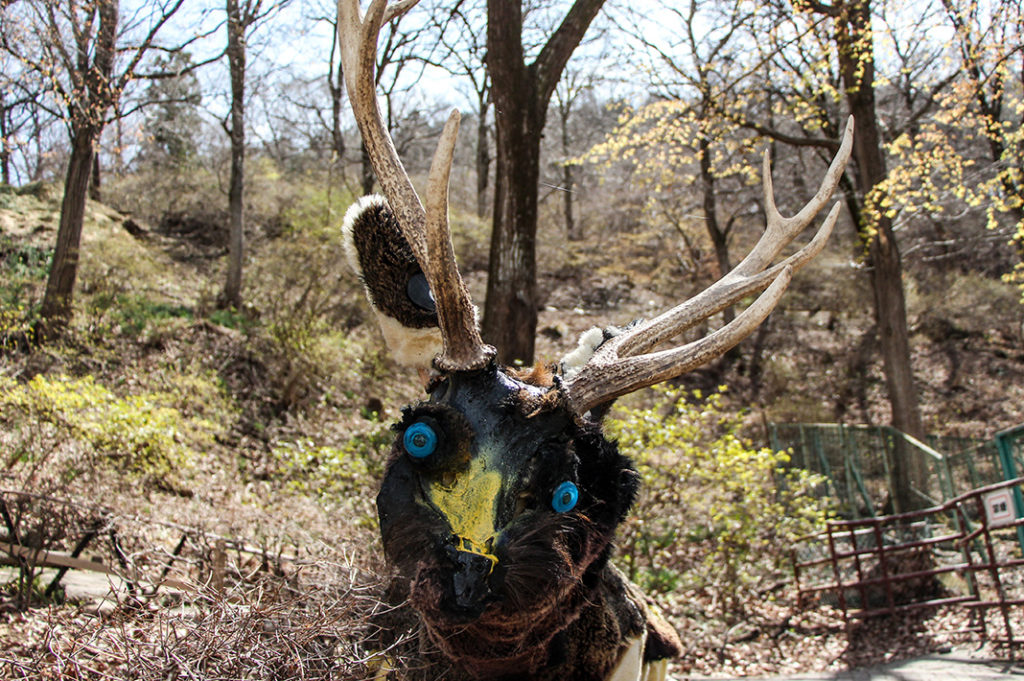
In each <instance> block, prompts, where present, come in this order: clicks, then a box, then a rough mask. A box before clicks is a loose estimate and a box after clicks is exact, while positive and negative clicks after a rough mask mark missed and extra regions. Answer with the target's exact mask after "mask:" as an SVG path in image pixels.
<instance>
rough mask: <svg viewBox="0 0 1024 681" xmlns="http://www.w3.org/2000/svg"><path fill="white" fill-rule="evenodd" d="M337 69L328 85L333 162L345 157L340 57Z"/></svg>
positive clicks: (342, 78)
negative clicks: (342, 131)
mask: <svg viewBox="0 0 1024 681" xmlns="http://www.w3.org/2000/svg"><path fill="white" fill-rule="evenodd" d="M337 69H338V73H337V79H336V80H330V81H329V82H328V85H329V86H330V89H331V148H332V151H333V152H334V158H335V163H341V162H342V161H343V160H344V158H345V137H344V136H343V135H342V134H341V98H342V94H343V93H344V92H345V74H344V72H343V71H342V67H341V60H340V59H339V60H338V65H337Z"/></svg>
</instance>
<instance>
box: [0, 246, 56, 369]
mask: <svg viewBox="0 0 1024 681" xmlns="http://www.w3.org/2000/svg"><path fill="white" fill-rule="evenodd" d="M52 257H53V249H52V248H40V247H38V246H32V245H29V244H16V243H15V242H13V241H11V240H10V239H9V238H6V237H2V236H0V351H2V350H7V349H9V348H10V347H11V346H13V345H15V344H16V343H17V342H18V339H21V338H26V337H30V336H31V333H32V327H33V325H34V323H35V321H36V319H37V317H38V312H39V300H38V297H39V293H40V291H41V290H42V287H43V285H44V283H45V282H46V277H47V275H48V273H49V270H50V259H51V258H52Z"/></svg>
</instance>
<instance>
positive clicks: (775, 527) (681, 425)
mask: <svg viewBox="0 0 1024 681" xmlns="http://www.w3.org/2000/svg"><path fill="white" fill-rule="evenodd" d="M655 390H656V391H657V394H658V398H657V404H656V405H655V408H653V409H643V408H630V407H622V406H620V407H618V408H617V409H616V411H615V412H613V415H614V417H613V418H610V419H609V420H608V423H607V426H606V432H607V434H608V436H609V437H612V438H615V439H617V440H618V441H619V447H620V449H621V450H622V451H623V453H625V454H626V455H628V456H630V457H632V458H633V459H634V461H635V462H636V463H637V465H638V467H639V470H640V473H641V475H642V477H643V486H642V489H641V497H640V501H639V503H638V508H637V511H636V513H635V514H634V515H633V517H632V518H631V519H630V520H629V521H628V522H627V523H626V525H625V527H624V531H623V533H622V535H621V537H622V540H621V544H622V546H623V550H622V551H621V553H622V558H621V560H622V561H624V563H625V566H626V569H627V571H628V572H629V573H630V576H631V577H632V578H633V579H635V580H636V581H638V582H639V583H640V584H641V586H643V587H645V588H646V589H648V590H651V591H660V592H664V593H670V592H676V593H678V592H679V591H680V590H689V589H699V590H710V591H713V592H715V595H716V596H717V597H718V598H717V602H719V603H721V604H722V606H723V607H724V608H725V610H726V611H727V612H732V613H738V612H740V611H742V601H743V595H744V594H745V593H750V590H756V589H758V588H760V587H761V586H763V584H764V582H765V581H766V580H767V579H768V578H770V577H772V576H773V575H774V574H776V573H777V571H778V569H779V568H780V566H781V564H782V563H783V562H784V561H785V559H786V558H787V549H788V547H789V545H790V543H791V542H792V540H793V539H795V538H796V537H799V536H802V535H805V534H808V533H810V532H812V531H814V530H816V529H819V528H820V527H822V525H823V523H824V521H825V519H826V517H827V502H825V501H823V500H821V499H817V498H815V497H814V496H812V490H813V488H814V486H815V485H816V484H817V483H818V482H819V480H818V477H817V476H815V475H812V474H810V473H808V472H806V471H802V470H799V469H791V468H786V467H785V464H786V463H787V462H788V460H789V457H788V455H787V454H785V453H783V452H773V451H772V450H770V449H767V448H760V449H758V448H754V447H752V446H751V445H750V444H749V443H748V442H745V441H744V440H743V439H742V438H741V437H740V436H739V435H738V434H737V431H738V427H739V422H738V418H737V417H734V416H730V415H728V414H726V413H724V412H723V409H722V397H721V394H714V395H710V396H708V397H707V398H704V397H702V396H701V394H700V393H699V392H695V393H693V395H691V396H687V395H686V394H684V393H683V392H682V391H680V390H676V389H671V388H667V387H664V386H662V387H659V388H655Z"/></svg>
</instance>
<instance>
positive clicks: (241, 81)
mask: <svg viewBox="0 0 1024 681" xmlns="http://www.w3.org/2000/svg"><path fill="white" fill-rule="evenodd" d="M287 2H288V0H276V1H274V2H264V0H226V4H225V12H226V14H227V31H228V34H227V48H226V50H225V54H226V55H227V58H228V71H229V73H230V77H231V112H230V113H229V115H228V118H227V120H226V121H224V130H225V132H227V134H228V137H229V138H230V139H231V175H230V179H229V181H228V215H229V217H228V220H229V226H228V271H227V280H226V281H225V283H224V289H223V290H222V291H221V293H220V295H219V296H218V297H217V305H218V307H220V308H240V307H241V306H242V260H243V256H244V250H245V75H246V58H247V56H248V55H247V50H246V45H247V43H248V39H249V37H250V36H251V34H252V32H253V31H254V30H256V28H257V27H258V26H259V24H260V22H262V21H263V20H264V19H266V18H267V17H268V16H270V15H271V14H273V13H274V12H276V11H278V10H279V9H281V8H282V7H283V6H284V5H286V4H287Z"/></svg>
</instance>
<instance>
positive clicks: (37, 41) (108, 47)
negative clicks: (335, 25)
mask: <svg viewBox="0 0 1024 681" xmlns="http://www.w3.org/2000/svg"><path fill="white" fill-rule="evenodd" d="M183 4H184V0H153V1H152V2H150V3H149V4H147V5H145V6H144V7H142V8H141V9H139V10H137V11H136V12H135V13H134V14H132V15H131V16H130V18H129V21H128V22H126V23H125V25H122V24H121V12H120V5H119V2H118V0H89V1H88V2H81V3H64V2H56V1H55V0H36V1H35V2H24V3H13V4H10V5H7V6H5V7H4V8H3V10H2V11H3V21H4V22H5V23H6V22H12V23H13V24H14V25H17V26H20V27H21V29H22V30H21V31H19V32H18V35H11V33H12V32H8V31H4V32H3V36H2V40H3V48H4V49H5V50H6V51H7V52H9V53H11V54H13V55H15V56H17V57H18V58H19V59H20V60H21V62H22V63H23V64H25V65H26V67H27V68H29V69H30V70H32V71H34V72H36V73H38V74H40V75H41V76H42V77H43V78H44V79H45V82H46V83H47V86H48V88H49V89H50V91H51V93H52V94H53V98H54V100H56V102H57V103H58V104H57V105H56V106H55V107H54V110H53V113H54V114H55V115H59V116H61V117H63V118H64V120H65V122H66V124H67V128H68V134H69V136H70V140H71V156H70V159H69V161H68V167H67V174H66V176H65V182H64V200H63V203H62V204H61V215H60V225H59V228H58V232H57V244H56V248H55V250H54V255H53V264H52V266H51V268H50V275H49V279H48V280H47V284H46V293H45V296H44V298H43V303H42V309H41V310H40V316H41V323H40V325H39V328H38V329H37V334H38V337H39V338H40V339H45V338H47V337H50V336H52V335H54V334H56V333H59V332H60V331H61V330H63V328H64V327H65V326H66V325H67V322H68V321H69V320H70V318H71V306H72V295H73V292H74V286H75V279H76V278H77V274H78V260H79V248H80V245H81V237H82V223H83V219H84V215H85V202H86V197H87V195H88V191H89V178H90V175H91V173H92V170H93V167H94V163H95V153H96V149H95V147H96V143H97V141H98V140H99V137H100V134H101V133H102V132H103V128H104V126H105V125H106V124H107V123H108V122H109V120H110V116H111V111H112V109H113V108H114V105H115V104H116V103H117V102H118V100H119V99H120V97H121V96H122V94H123V93H124V91H125V88H126V87H128V85H129V84H130V83H131V82H132V81H133V80H134V79H135V78H137V77H138V76H139V75H140V74H139V70H140V69H139V67H140V64H141V63H142V61H143V58H144V57H145V56H146V55H147V54H148V53H149V52H150V51H151V50H153V49H155V48H157V47H159V48H160V49H161V50H164V51H175V50H180V49H183V48H184V46H185V45H187V44H188V43H189V42H191V41H193V40H196V39H198V37H197V36H192V37H190V38H188V39H187V40H186V41H184V42H181V43H178V44H176V45H173V46H169V45H158V43H157V35H158V34H159V33H160V31H161V29H162V28H163V27H164V26H165V25H166V24H167V22H168V21H169V20H170V19H171V17H172V16H174V14H175V13H177V12H178V10H179V9H180V8H181V7H182V5H183ZM131 36H137V39H135V40H133V39H131ZM58 107H59V108H58Z"/></svg>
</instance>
